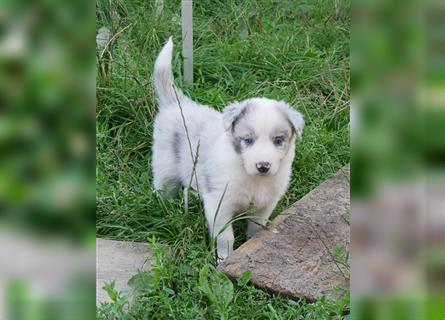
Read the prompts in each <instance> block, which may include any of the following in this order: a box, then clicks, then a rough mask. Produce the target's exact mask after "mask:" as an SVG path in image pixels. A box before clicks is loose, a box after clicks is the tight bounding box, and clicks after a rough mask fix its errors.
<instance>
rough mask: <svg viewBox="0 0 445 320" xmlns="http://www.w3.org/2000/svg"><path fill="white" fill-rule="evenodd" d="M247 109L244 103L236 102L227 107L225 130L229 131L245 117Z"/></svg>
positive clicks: (225, 110) (224, 116) (224, 119)
mask: <svg viewBox="0 0 445 320" xmlns="http://www.w3.org/2000/svg"><path fill="white" fill-rule="evenodd" d="M246 108H247V105H246V103H244V102H234V103H232V104H229V105H228V106H227V107H225V108H224V111H223V126H224V130H226V131H229V130H230V129H231V128H232V127H233V125H234V124H235V123H236V122H237V121H238V120H239V119H241V118H242V117H243V116H244V114H245V113H246Z"/></svg>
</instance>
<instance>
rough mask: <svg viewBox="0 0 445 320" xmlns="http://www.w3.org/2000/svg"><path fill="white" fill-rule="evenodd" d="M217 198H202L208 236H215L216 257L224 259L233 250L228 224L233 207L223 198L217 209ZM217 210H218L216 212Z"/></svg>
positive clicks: (230, 228)
mask: <svg viewBox="0 0 445 320" xmlns="http://www.w3.org/2000/svg"><path fill="white" fill-rule="evenodd" d="M218 203H219V199H215V198H213V197H207V198H204V209H205V215H206V218H207V224H208V226H209V232H210V238H211V239H212V241H213V240H214V239H215V238H216V250H217V253H218V257H219V259H221V260H224V259H225V258H227V256H229V255H230V254H231V253H232V251H233V242H234V236H233V228H232V225H231V224H229V221H230V219H231V218H232V216H233V209H232V207H231V206H230V205H228V204H227V203H226V202H225V201H224V200H223V201H222V203H221V205H220V207H219V209H218ZM217 211H218V212H217Z"/></svg>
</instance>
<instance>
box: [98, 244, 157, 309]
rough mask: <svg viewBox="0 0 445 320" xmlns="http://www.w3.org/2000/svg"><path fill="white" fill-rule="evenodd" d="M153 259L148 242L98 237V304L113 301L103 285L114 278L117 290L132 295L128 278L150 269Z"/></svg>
mask: <svg viewBox="0 0 445 320" xmlns="http://www.w3.org/2000/svg"><path fill="white" fill-rule="evenodd" d="M152 261H153V257H152V250H151V248H150V246H149V245H147V244H144V243H135V242H126V241H114V240H105V239H96V304H97V305H99V304H100V303H101V302H110V301H111V300H110V298H109V297H108V295H107V293H106V291H105V290H103V289H102V287H103V286H104V285H105V283H109V282H111V281H113V280H114V281H115V282H116V289H117V291H119V292H127V293H128V294H129V295H131V290H130V287H129V286H128V280H130V279H131V277H133V276H134V275H135V274H137V273H138V272H139V271H147V272H148V271H150V268H151V263H152Z"/></svg>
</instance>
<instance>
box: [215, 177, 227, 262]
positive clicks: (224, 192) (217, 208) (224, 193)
mask: <svg viewBox="0 0 445 320" xmlns="http://www.w3.org/2000/svg"><path fill="white" fill-rule="evenodd" d="M228 186H229V183H227V184H226V186H225V188H224V191H223V193H222V195H221V198H220V199H219V201H218V206H217V207H216V212H215V216H214V217H213V223H212V239H211V243H210V245H211V250H212V251H214V252H215V261H216V262H218V252H217V251H216V250H215V242H216V238H217V237H218V235H219V233H218V235H217V236H216V237H215V236H213V235H214V234H215V222H216V217H217V216H218V213H219V209H220V208H221V204H222V201H223V199H224V196H225V195H226V191H227V187H228Z"/></svg>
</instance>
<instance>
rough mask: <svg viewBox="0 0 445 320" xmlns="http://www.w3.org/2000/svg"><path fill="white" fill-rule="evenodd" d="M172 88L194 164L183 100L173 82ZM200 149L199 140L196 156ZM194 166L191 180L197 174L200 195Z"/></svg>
mask: <svg viewBox="0 0 445 320" xmlns="http://www.w3.org/2000/svg"><path fill="white" fill-rule="evenodd" d="M172 88H173V92H174V93H175V98H176V102H177V103H178V107H179V111H180V112H181V118H182V124H183V125H184V129H185V135H186V137H187V142H188V144H189V149H190V156H191V157H192V162H193V164H194V163H195V157H194V156H193V148H192V142H191V141H190V135H189V130H188V127H187V124H186V121H185V117H184V112H183V110H182V106H181V102H180V100H179V97H178V93H177V92H176V88H175V86H174V85H173V84H172ZM198 151H199V142H198V146H197V148H196V153H197V156H196V158H198ZM197 161H198V160H196V164H197ZM193 167H194V168H193V170H192V175H191V177H190V180H192V179H193V176H195V181H196V189H197V191H198V195H199V185H198V177H197V175H198V173H197V170H196V169H197V168H196V167H195V165H194V166H193Z"/></svg>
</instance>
